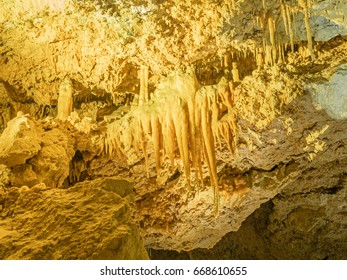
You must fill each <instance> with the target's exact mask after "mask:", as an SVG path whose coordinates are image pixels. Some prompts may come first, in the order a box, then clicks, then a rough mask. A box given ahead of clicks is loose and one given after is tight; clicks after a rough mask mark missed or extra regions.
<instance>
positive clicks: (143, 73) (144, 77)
mask: <svg viewBox="0 0 347 280" xmlns="http://www.w3.org/2000/svg"><path fill="white" fill-rule="evenodd" d="M139 76H140V98H139V104H140V105H142V104H143V103H144V102H145V101H148V99H149V96H148V76H149V71H148V66H143V65H142V66H141V67H140V73H139Z"/></svg>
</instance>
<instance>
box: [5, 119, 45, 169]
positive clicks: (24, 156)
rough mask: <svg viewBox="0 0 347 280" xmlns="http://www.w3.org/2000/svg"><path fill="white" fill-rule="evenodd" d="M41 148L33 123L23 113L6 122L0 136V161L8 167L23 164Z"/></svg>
mask: <svg viewBox="0 0 347 280" xmlns="http://www.w3.org/2000/svg"><path fill="white" fill-rule="evenodd" d="M40 149H41V141H40V138H39V137H38V132H37V130H36V126H35V124H34V123H33V122H32V121H30V120H29V119H28V118H27V117H26V116H24V115H18V116H17V117H16V118H14V119H12V120H11V121H9V122H8V124H7V128H6V129H5V130H4V131H3V133H2V134H1V136H0V163H1V164H5V165H7V166H8V167H13V166H15V165H21V164H24V163H25V162H26V161H27V160H28V159H30V158H32V157H34V156H35V155H37V153H38V152H39V150H40Z"/></svg>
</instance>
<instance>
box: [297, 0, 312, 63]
mask: <svg viewBox="0 0 347 280" xmlns="http://www.w3.org/2000/svg"><path fill="white" fill-rule="evenodd" d="M299 6H300V7H301V8H302V9H303V12H304V18H305V28H306V35H307V47H308V51H309V53H310V56H311V58H312V59H313V58H314V53H313V42H312V34H311V27H310V19H309V15H308V3H307V0H299Z"/></svg>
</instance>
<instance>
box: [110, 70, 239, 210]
mask: <svg viewBox="0 0 347 280" xmlns="http://www.w3.org/2000/svg"><path fill="white" fill-rule="evenodd" d="M232 105H233V104H232V97H231V89H230V86H229V82H228V81H227V80H226V79H224V78H222V79H221V81H220V83H219V84H218V85H214V86H206V87H201V88H199V85H198V83H197V80H196V77H195V75H194V74H193V73H190V74H178V73H176V74H174V75H171V76H169V77H168V78H167V79H166V80H165V81H164V82H163V83H161V84H160V85H159V86H158V88H157V90H156V92H155V94H154V95H153V97H152V99H151V100H150V101H148V102H145V103H143V104H142V105H140V106H137V107H134V108H133V109H132V110H131V111H130V113H129V114H128V115H127V116H126V118H123V119H120V120H118V121H116V122H114V123H112V124H110V125H109V127H108V130H107V135H106V137H105V148H106V151H107V153H109V154H111V155H118V156H122V155H125V154H126V151H125V150H126V149H127V147H133V148H135V150H138V151H142V152H143V155H144V159H145V163H146V169H147V176H149V171H148V169H149V167H148V146H149V145H152V147H153V154H154V157H155V162H156V170H157V174H159V172H160V170H161V168H162V162H163V160H165V159H167V160H168V161H169V162H170V165H171V168H174V167H175V164H176V159H180V160H181V161H182V162H183V167H184V173H185V176H186V180H187V184H188V187H189V190H190V191H196V190H197V188H198V186H199V184H200V183H201V184H202V183H203V172H202V165H203V163H205V164H206V165H207V167H208V170H209V174H210V181H211V185H212V187H213V189H214V201H215V206H216V207H217V209H218V178H217V168H216V155H215V143H219V144H220V145H222V143H223V141H224V143H226V144H227V146H228V148H229V149H230V151H231V152H232V153H233V152H234V150H235V146H236V139H237V127H236V113H235V111H234V110H233V106H232ZM192 169H194V171H195V174H196V176H195V178H196V182H195V183H194V184H192V182H191V170H192ZM193 185H194V186H195V187H193Z"/></svg>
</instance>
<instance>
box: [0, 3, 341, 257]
mask: <svg viewBox="0 0 347 280" xmlns="http://www.w3.org/2000/svg"><path fill="white" fill-rule="evenodd" d="M1 6H2V10H1V12H0V23H1V25H0V28H1V33H0V34H1V37H0V38H1V43H0V53H1V57H0V65H1V67H0V82H1V83H0V97H1V98H0V131H1V132H3V133H2V135H1V137H0V140H1V142H0V207H1V208H0V210H1V219H2V226H3V230H2V231H0V238H1V241H0V245H2V247H0V257H1V258H21V257H25V258H30V257H33V258H40V257H43V258H91V257H93V258H102V257H107V258H112V257H114V258H122V257H124V258H140V257H141V256H143V255H145V254H143V253H142V252H140V253H139V254H136V253H134V254H132V255H116V256H115V255H112V253H109V252H110V248H111V251H112V248H114V247H115V245H114V244H115V243H117V246H116V248H120V247H122V246H123V247H124V246H128V245H127V244H128V243H129V241H128V239H126V240H127V241H124V240H125V238H124V237H123V236H128V237H129V236H131V237H133V238H134V239H135V240H136V241H135V243H136V244H138V242H140V241H139V239H140V237H139V235H141V238H142V239H143V244H144V245H145V246H146V247H147V248H154V249H169V250H177V251H181V250H185V251H190V250H193V249H196V248H211V247H212V246H214V245H215V244H216V243H217V242H218V241H219V240H220V239H221V238H222V237H223V236H225V235H226V234H227V233H229V232H234V231H237V230H238V229H239V228H240V227H241V224H242V222H243V221H245V219H247V217H253V216H252V215H253V214H252V213H254V212H255V210H256V209H258V208H259V207H262V206H261V205H264V203H266V202H268V203H270V202H271V204H272V208H271V213H270V214H269V217H268V219H269V224H268V225H267V227H266V231H264V236H265V237H264V238H267V239H268V240H271V242H270V243H269V244H270V245H271V248H272V251H271V252H269V254H270V257H273V258H286V257H291V258H303V257H304V258H324V257H326V256H328V255H329V256H331V257H332V258H334V257H335V258H345V257H346V255H345V252H346V251H347V250H346V249H347V245H346V242H345V240H347V218H346V211H347V201H346V198H347V194H346V188H347V180H346V172H347V168H346V163H347V157H346V153H347V150H346V142H347V138H346V137H347V132H346V125H347V122H346V118H347V95H346V91H345V84H346V83H347V66H346V65H347V64H346V58H347V43H346V41H345V35H347V19H345V17H346V12H347V3H344V1H337V0H336V1H334V0H330V1H306V0H299V1H285V0H283V1H280V0H273V1H247V0H244V1H237V0H235V1H223V0H222V1H214V0H210V1H207V0H201V1H197V0H196V1H193V0H187V1H178V0H176V1H164V0H162V1H154V0H153V1H150V0H148V1H77V0H75V1H73V0H55V1H48V0H37V1H34V0H31V1H29V0H27V1H25V0H16V1H7V0H1ZM70 113H71V114H70ZM6 126H7V128H6V129H5V127H6ZM124 182H128V183H127V184H125V183H124ZM129 184H130V185H132V186H133V189H134V195H132V196H130V197H129V195H128V194H127V195H124V193H123V192H124V190H123V189H124V188H128V187H129V186H128V185H129ZM23 186H27V187H24V189H23ZM38 186H39V187H38ZM93 186H94V188H95V189H100V188H101V190H100V191H101V192H102V194H98V195H95V196H96V197H97V198H98V199H99V198H100V197H104V196H106V197H107V199H106V201H105V204H107V203H109V201H111V200H112V199H113V200H114V201H115V205H119V204H117V203H119V202H120V201H122V203H121V207H122V208H121V209H123V207H124V209H127V210H124V211H123V210H122V211H119V209H118V208H117V209H112V207H111V208H110V209H109V208H108V207H106V206H108V205H106V206H105V207H102V206H100V204H101V205H102V203H101V202H98V203H91V202H90V205H89V208H90V211H91V212H93V213H94V212H95V211H99V209H98V208H99V207H101V208H105V213H114V212H112V211H115V212H116V213H119V212H122V213H123V212H124V213H125V214H123V216H122V214H117V215H115V216H117V219H118V220H117V221H118V222H119V223H120V225H121V226H120V225H118V223H115V224H114V225H113V226H112V227H111V228H112V230H110V236H111V237H112V236H118V237H117V238H118V239H117V238H113V237H112V238H111V237H110V236H107V234H106V233H103V234H100V236H102V237H95V238H96V240H99V239H101V241H95V242H99V244H100V246H99V247H98V246H96V247H93V246H90V247H88V250H87V249H86V250H87V251H86V250H85V251H83V250H84V248H80V249H79V250H78V252H80V254H79V253H76V255H66V251H64V250H63V249H61V248H60V247H59V246H60V245H59V246H58V247H57V245H56V244H58V242H57V241H52V240H56V239H54V238H53V236H52V235H50V233H49V230H50V229H51V228H55V227H56V226H54V224H55V220H57V215H60V216H64V217H65V218H64V219H65V220H67V221H74V220H76V219H77V220H78V219H79V218H78V217H84V215H85V213H84V212H82V213H80V212H79V211H77V209H79V208H78V207H77V206H69V207H73V209H75V210H76V211H77V212H76V211H73V213H72V212H71V211H70V212H69V211H63V212H62V213H64V214H59V211H60V210H59V207H58V206H54V204H53V206H52V205H51V204H50V205H46V208H47V209H52V210H51V212H52V217H51V216H50V215H44V216H43V217H44V221H45V223H47V224H52V226H51V227H50V226H47V231H48V233H47V235H45V237H44V238H45V239H46V240H48V242H51V246H53V245H52V244H54V246H53V247H54V248H55V251H54V252H55V253H47V252H46V251H45V250H44V249H42V248H43V247H40V246H42V245H40V243H39V242H38V243H37V244H36V243H35V242H29V241H28V242H26V243H25V246H24V248H29V249H30V250H29V249H27V250H24V249H20V250H19V249H18V248H19V245H18V246H17V247H16V246H14V247H12V249H8V244H15V243H16V242H18V240H19V239H22V238H24V237H21V236H22V235H24V236H25V234H28V232H29V233H30V235H31V236H38V237H37V238H38V239H40V237H39V236H41V235H40V233H39V232H37V230H35V227H36V228H40V227H37V225H36V222H37V223H41V222H42V221H41V220H40V219H37V221H35V220H34V221H33V222H32V223H26V222H24V221H26V217H25V216H21V214H20V213H21V211H22V212H23V211H28V212H30V213H33V214H32V215H33V216H35V215H36V214H37V213H39V212H40V211H42V210H40V209H39V205H38V203H35V200H37V201H38V200H40V201H41V200H42V197H41V198H40V196H38V195H37V193H38V190H41V191H42V190H45V191H43V192H44V195H43V196H44V197H46V196H47V197H51V198H52V199H53V198H54V199H57V200H58V201H59V199H60V200H61V201H60V203H61V204H64V203H67V201H70V202H69V203H71V200H73V195H71V193H72V194H73V193H75V192H76V203H77V205H78V202H80V200H83V198H82V197H83V196H82V197H81V196H80V194H81V192H85V193H89V192H91V193H92V194H93V190H90V188H93ZM105 186H106V187H105ZM46 188H47V190H46ZM52 188H56V190H55V191H54V190H52ZM105 189H106V194H104V192H105ZM23 190H24V191H23ZM108 192H111V194H110V193H108ZM114 192H115V193H117V195H116V194H113V193H114ZM47 193H48V194H47ZM27 196H29V197H32V199H31V200H29V202H28V199H27V198H26V197H27ZM125 200H127V201H128V200H129V201H130V205H131V207H128V206H124V205H128V204H127V203H126V202H125ZM44 201H45V200H44V199H43V201H42V202H41V203H43V204H44V203H45V202H44ZM48 201H49V199H48ZM90 201H93V199H92V198H91V199H90ZM47 203H48V202H47ZM99 203H100V204H99ZM31 204H32V205H31ZM28 205H29V206H28ZM69 205H70V204H69ZM82 205H83V204H82ZM266 205H268V204H266ZM54 207H56V208H55V209H56V210H54ZM67 207H68V206H67ZM46 208H45V209H46ZM14 209H16V211H14ZM21 209H22V210H21ZM129 209H132V210H129ZM100 211H101V210H100ZM107 211H109V212H107ZM13 212H14V213H17V212H18V213H19V214H18V215H17V216H16V215H15V214H14V216H11V215H10V214H9V213H13ZM128 212H129V213H128ZM130 212H131V213H130ZM35 213H36V214H35ZM76 213H77V214H76ZM74 215H75V216H74ZM105 215H108V214H105ZM110 215H112V214H110ZM42 219H43V218H42ZM64 219H63V220H64ZM69 219H70V220H69ZM93 219H95V221H99V222H100V226H102V224H103V223H102V222H101V221H102V220H101V219H102V215H101V216H98V215H93ZM58 220H59V219H58ZM59 221H60V220H59ZM95 223H96V222H95ZM23 224H25V225H27V226H23ZM61 224H62V225H64V222H61ZM67 224H69V223H68V222H67ZM134 225H138V226H139V227H140V232H141V233H139V232H138V231H137V229H136V227H135V226H134ZM246 225H247V223H246ZM30 227H31V228H30ZM10 228H11V230H10ZM82 228H83V230H82ZM86 228H88V227H86V226H85V227H83V224H82V225H80V226H79V227H78V228H77V230H80V231H82V232H85V231H86ZM64 230H65V231H69V230H73V229H72V228H70V227H69V226H67V227H65V228H64ZM74 230H76V229H74ZM241 231H242V228H241ZM14 232H15V233H16V234H14ZM126 232H128V233H126ZM129 232H131V234H130V233H129ZM85 234H87V233H85ZM41 238H42V237H41ZM98 238H99V239H98ZM114 240H118V241H114ZM119 240H120V241H119ZM287 240H290V241H291V242H290V244H294V245H293V246H294V247H297V248H305V250H304V251H303V250H301V251H300V250H299V249H291V250H292V251H290V249H289V248H290V247H289V245H288V244H287V243H289V242H286V241H287ZM123 241H124V242H123ZM237 241H238V242H239V243H240V244H243V243H242V242H244V243H245V244H244V246H245V248H247V241H246V240H243V241H242V240H239V239H237ZM141 242H142V241H141ZM63 243H64V242H63ZM130 243H131V241H130ZM135 243H134V244H135ZM30 244H31V245H30ZM33 244H34V245H33ZM59 244H60V243H59ZM66 244H69V243H68V242H67V243H66ZM77 244H78V242H77ZM317 244H318V245H317ZM303 245H305V246H303ZM21 246H23V244H21ZM30 246H33V247H35V246H37V247H39V248H41V251H40V250H39V253H37V251H35V250H34V251H35V252H36V255H35V254H32V255H30V254H31V253H30V252H32V251H33V249H32V248H31V247H30ZM67 246H68V245H67ZM76 246H77V247H78V246H79V245H76ZM240 246H241V245H240ZM80 247H81V246H80ZM82 247H83V246H82ZM139 247H141V246H139ZM4 248H5V249H4ZM16 248H17V249H16ZM78 248H79V247H78ZM100 248H101V249H100ZM36 249H37V248H36ZM286 249H287V250H286ZM59 250H62V253H61V254H60V255H59V254H57V253H56V252H57V251H59ZM97 250H99V251H101V252H105V253H104V255H103V254H102V253H101V254H100V253H95V251H97ZM244 250H245V249H244ZM120 251H121V250H120ZM59 252H60V251H59ZM289 252H290V253H289ZM64 254H65V255H64ZM255 257H257V255H255ZM258 257H262V255H261V254H259V255H258Z"/></svg>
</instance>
